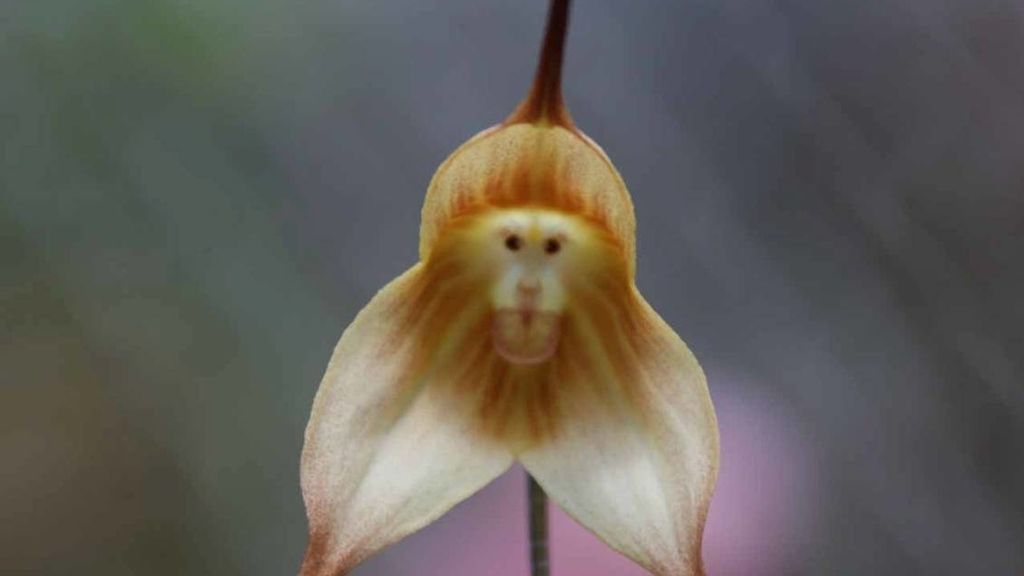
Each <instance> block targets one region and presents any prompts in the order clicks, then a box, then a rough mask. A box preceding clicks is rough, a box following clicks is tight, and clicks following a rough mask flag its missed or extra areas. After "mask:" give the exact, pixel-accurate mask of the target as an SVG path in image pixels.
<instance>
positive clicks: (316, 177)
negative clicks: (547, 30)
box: [0, 0, 1024, 576]
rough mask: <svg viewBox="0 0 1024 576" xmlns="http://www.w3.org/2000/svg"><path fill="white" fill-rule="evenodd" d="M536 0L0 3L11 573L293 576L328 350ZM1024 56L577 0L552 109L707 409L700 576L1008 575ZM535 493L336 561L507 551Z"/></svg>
mask: <svg viewBox="0 0 1024 576" xmlns="http://www.w3.org/2000/svg"><path fill="white" fill-rule="evenodd" d="M545 13H546V6H545V2H544V1H543V0H531V1H525V2H499V1H483V0H473V1H471V0H452V1H448V2H434V1H422V0H416V1H414V0H403V1H397V0H396V1H381V0H359V1H341V0H310V1H307V2H269V1H257V2H254V1H251V0H246V1H241V0H88V1H83V0H45V1H39V2H4V3H3V5H2V6H0V111H2V112H0V146H2V156H0V390H2V400H0V431H2V433H0V450H2V454H3V461H4V464H3V466H2V467H0V572H2V573H3V574H33V575H34V574H40V575H64V574H71V573H73V574H80V575H87V574H89V575H91V574H97V575H99V574H102V575H109V576H118V575H140V574H141V575H155V576H159V575H178V574H186V575H192V574H197V575H198V574H218V575H225V574H245V575H263V574H265V575H281V574H294V573H295V572H296V570H297V566H298V564H299V561H300V558H301V555H302V551H303V547H304V545H305V538H306V534H305V529H306V525H305V516H304V512H303V509H302V501H301V497H300V493H299V486H298V459H299V451H300V448H301V443H302V432H303V428H304V426H305V422H306V419H307V416H308V413H309V408H310V405H311V402H312V398H313V394H314V392H315V391H316V387H317V384H318V381H319V379H320V376H321V375H322V371H323V369H324V367H325V365H326V362H327V359H328V357H329V355H330V351H331V349H332V348H333V346H334V343H335V341H336V339H337V338H338V336H339V335H340V334H341V331H342V329H343V328H344V327H345V326H346V325H347V324H348V323H349V321H350V320H351V319H352V317H353V316H354V314H355V313H356V312H357V311H358V309H359V308H360V307H362V306H363V304H365V303H366V302H367V301H368V300H369V298H370V297H371V296H372V295H373V293H374V292H375V291H376V290H377V289H378V288H380V287H381V286H383V285H384V284H385V283H386V282H387V281H388V280H390V279H391V278H393V277H394V276H396V275H397V274H399V273H400V272H401V271H402V270H404V269H405V268H407V267H408V266H410V265H411V264H412V263H413V262H414V261H415V259H416V253H417V252H416V249H417V238H418V236H417V234H418V226H419V210H420V206H421V202H422V198H423V193H424V191H425V189H426V185H427V182H428V180H429V178H430V176H431V174H432V172H433V170H434V169H435V168H436V166H437V165H438V164H439V163H440V162H441V161H442V160H443V159H444V158H445V156H446V155H447V154H448V153H449V152H450V151H452V150H453V149H454V148H455V147H456V146H458V145H459V144H460V143H461V142H462V141H464V140H465V139H467V138H468V137H469V136H471V135H472V134H474V133H475V132H477V131H478V130H480V129H483V128H485V127H487V126H489V125H491V124H493V123H495V122H497V121H499V120H500V119H502V118H503V117H504V116H505V115H506V114H507V113H508V112H509V111H511V110H512V108H513V106H514V105H515V104H516V103H517V101H518V100H519V98H520V97H521V96H522V95H523V94H524V92H525V90H526V87H527V84H528V82H529V80H530V78H531V76H532V71H533V66H534V61H535V56H536V53H537V49H538V46H539V39H540V35H541V31H542V27H543V21H544V16H545ZM1022 53H1024V7H1022V5H1021V4H1020V2H1018V1H1017V0H836V1H831V2H815V1H812V0H732V1H722V0H687V1H682V2H668V1H662V2H653V1H652V2H628V3H627V2H617V1H614V0H602V1H599V0H580V1H579V2H577V3H576V5H575V7H574V13H573V21H572V27H571V31H570V37H569V49H568V61H567V67H566V99H567V102H568V104H569V107H570V109H571V111H572V113H573V115H574V116H575V118H576V121H577V123H578V124H579V125H580V126H581V127H582V128H583V129H584V130H585V131H586V132H587V133H588V134H589V135H590V136H592V137H593V138H594V139H595V140H597V141H598V142H599V143H600V144H601V145H602V146H603V147H604V148H605V150H606V151H607V152H608V154H609V155H610V156H611V158H612V159H613V160H614V161H615V163H616V164H617V166H618V168H619V169H620V171H621V172H622V174H623V176H624V178H625V180H626V182H627V184H628V185H629V187H630V189H631V191H632V193H633V198H634V201H635V203H636V211H637V218H638V223H639V238H638V241H639V263H638V264H639V269H638V284H639V286H640V288H641V290H642V291H643V292H644V294H645V295H646V296H647V298H648V299H649V300H650V301H651V303H652V304H653V305H654V307H655V308H656V309H657V310H659V311H660V313H661V314H662V315H663V316H664V317H665V318H666V320H667V321H668V322H669V323H670V324H671V325H672V326H674V327H675V328H676V330H677V331H678V332H679V333H680V334H681V335H682V336H683V338H684V339H686V340H687V341H688V342H689V344H690V346H691V347H692V348H693V350H694V351H695V352H696V354H697V355H698V357H699V358H700V359H701V361H702V363H703V364H704V367H705V369H706V371H707V374H708V379H709V382H710V386H711V392H712V396H713V397H714V400H715V402H716V406H717V408H718V412H719V418H720V423H721V432H722V439H723V461H722V469H721V479H720V483H719V488H718V492H717V494H716V497H715V500H714V502H713V504H712V509H711V516H710V521H709V526H708V534H707V537H706V539H705V555H706V557H707V562H708V565H709V569H710V570H709V572H710V573H711V574H713V575H715V576H729V575H737V576H746V575H780V576H781V575H799V574H807V575H817V574H851V575H854V574H928V575H946V574H948V575H958V576H962V575H964V574H986V575H989V574H990V575H1019V574H1024V354H1022V353H1024V265H1022V258H1024V256H1022V254H1024V69H1022V68H1021V54H1022ZM524 497H525V485H524V477H523V473H522V471H521V470H518V469H516V470H513V471H512V472H510V473H509V474H508V475H506V476H505V477H503V478H502V479H500V480H499V481H498V482H496V483H495V484H493V485H492V486H490V487H488V488H487V489H485V490H484V491H483V492H481V493H480V494H478V495H477V496H475V497H473V498H472V499H470V500H469V501H468V502H466V503H464V504H462V505H460V506H459V507H457V508H456V509H455V510H454V511H453V512H452V513H451V514H449V515H448V516H446V517H445V518H444V519H442V520H441V521H440V522H438V523H436V524H434V525H432V526H430V527H429V528H427V529H426V530H424V531H422V532H420V533H418V534H416V535H415V536H413V537H410V538H409V539H407V540H405V541H403V542H402V543H401V544H399V545H397V546H395V547H393V548H391V549H389V550H388V551H386V552H384V553H383V554H381V555H379V556H377V557H375V558H373V559H372V560H370V561H369V562H367V563H366V564H365V565H364V566H363V567H361V568H360V569H359V570H357V572H356V574H357V576H373V575H380V576H406V575H409V576H413V575H415V576H440V575H481V574H484V575H498V576H503V575H521V574H525V573H526V550H527V547H526V528H525V512H524V507H525V504H524ZM553 547H554V557H553V564H554V573H555V574H556V575H558V576H561V575H576V574H586V575H595V576H602V575H638V574H641V572H640V571H639V570H638V569H637V568H635V567H633V566H632V565H631V564H629V563H628V562H627V561H625V560H623V559H621V558H619V557H618V556H616V555H615V554H613V553H612V552H610V551H608V550H607V549H605V548H604V546H603V545H601V544H600V543H599V542H597V541H596V540H595V539H594V538H593V537H591V536H589V535H588V534H587V533H586V532H584V531H583V530H581V529H580V528H578V527H576V526H575V524H573V523H572V522H571V521H570V520H568V519H566V518H565V517H564V516H562V515H556V517H555V518H554V527H553Z"/></svg>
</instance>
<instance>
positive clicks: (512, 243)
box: [505, 234, 523, 252]
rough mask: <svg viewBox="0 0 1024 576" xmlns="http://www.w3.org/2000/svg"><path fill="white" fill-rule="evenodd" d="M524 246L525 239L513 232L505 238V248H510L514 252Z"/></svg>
mask: <svg viewBox="0 0 1024 576" xmlns="http://www.w3.org/2000/svg"><path fill="white" fill-rule="evenodd" d="M522 247H523V239H522V238H520V237H519V236H517V235H515V234H512V235H510V236H509V237H508V238H505V248H508V249H509V250H511V251H513V252H517V251H518V250H519V249H520V248H522Z"/></svg>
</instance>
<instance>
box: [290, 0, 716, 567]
mask: <svg viewBox="0 0 1024 576" xmlns="http://www.w3.org/2000/svg"><path fill="white" fill-rule="evenodd" d="M566 23H567V3H566V2H558V1H556V2H554V3H553V7H552V11H551V14H550V17H549V21H548V29H547V33H546V36H545V41H544V47H543V49H542V52H541V63H540V66H539V68H538V72H537V77H536V80H535V83H534V86H533V88H532V90H531V92H530V94H529V95H528V96H527V98H526V99H525V100H524V101H523V103H522V104H520V106H519V108H517V110H516V111H515V112H514V113H513V114H512V116H510V117H509V118H508V119H507V120H506V121H505V122H503V123H502V124H500V125H498V126H496V127H494V128H491V129H489V130H486V131H484V132H482V133H480V134H478V135H477V136H475V137H473V138H472V139H471V140H469V141H468V142H466V143H465V144H463V145H462V146H461V147H460V148H459V149H458V150H456V151H455V152H454V153H453V154H452V155H451V156H450V157H449V158H448V159H447V160H446V161H445V162H444V163H443V164H442V165H441V167H440V168H439V169H438V171H437V173H436V174H435V175H434V178H433V180H432V181H431V183H430V187H429V189H428V190H427V197H426V201H425V205H424V207H423V222H422V228H421V234H420V262H419V263H417V264H416V265H414V266H413V267H412V268H411V269H409V270H408V271H407V272H405V273H404V274H402V275H401V276H400V277H399V278H397V279H395V280H394V281H392V282H391V283H390V284H388V285H387V286H386V287H385V288H384V289H382V290H381V291H380V292H379V293H378V294H377V295H376V296H375V297H374V298H373V300H372V301H371V302H370V303H369V304H368V305H367V306H366V307H365V308H364V309H363V310H362V311H361V312H360V313H359V315H358V316H357V317H356V319H355V321H353V322H352V324H351V325H350V326H349V327H348V329H347V330H345V333H344V334H343V335H342V337H341V341H340V342H339V343H338V346H337V348H336V349H335V351H334V355H333V357H332V358H331V361H330V364H329V365H328V367H327V372H326V374H325V375H324V378H323V381H322V383H321V385H320V390H319V392H318V393H317V396H316V400H315V402H314V405H313V410H312V415H311V416H310V420H309V425H308V427H307V429H306V441H305V447H304V449H303V454H302V490H303V496H304V499H305V503H306V509H307V514H308V517H309V530H310V536H309V545H308V548H307V551H306V556H305V559H304V561H303V565H302V575H303V576H328V575H332V576H333V575H337V574H344V573H346V572H347V571H349V570H350V569H351V568H352V567H353V566H355V565H356V564H358V563H359V562H361V561H362V560H364V559H365V558H366V557H367V556H369V555H370V554H372V553H374V552H375V551H377V550H379V549H381V548H382V547H384V546H386V545H388V544H390V543H392V542H395V541H397V540H399V539H400V538H402V537H404V536H405V535H407V534H409V533H411V532H413V531H415V530H418V529H419V528H421V527H423V526H425V525H426V524H428V523H430V522H432V521H433V520H435V519H436V518H438V517H439V516H440V515H442V514H443V513H444V512H446V511H447V510H448V509H450V508H451V507H452V506H454V505H455V504H457V503H458V502H460V501H462V500H464V499H465V498H467V497H468V496H470V495H471V494H472V493H474V492H475V491H477V490H479V489H480V488H481V487H483V486H484V485H486V484H487V483H489V482H490V481H491V480H493V479H494V478H496V477H497V476H498V475H500V474H501V473H502V472H504V471H505V470H506V469H508V467H509V466H510V465H511V464H512V463H513V462H514V461H516V460H518V461H519V462H521V463H522V465H523V466H524V467H525V468H526V469H527V470H528V471H529V473H530V474H531V475H532V476H533V477H534V478H535V479H536V480H537V482H538V483H539V484H540V485H541V486H542V487H543V489H544V490H545V492H547V493H548V494H549V495H550V496H551V498H552V499H554V500H555V501H556V502H557V503H558V504H559V505H561V507H562V508H563V509H564V510H565V511H566V512H568V513H569V514H570V515H571V516H573V517H574V518H575V519H576V520H577V521H579V522H580V523H581V524H583V525H584V526H586V527H587V528H589V529H590V530H591V531H593V532H594V533H595V534H596V535H597V536H598V537H599V538H601V539H602V540H604V541H605V542H606V543H607V544H608V545H610V546H611V547H613V548H615V549H616V550H618V551H620V552H622V553H623V554H625V555H627V556H629V557H630V558H632V559H633V560H635V561H636V562H638V563H639V564H640V565H642V566H643V567H645V568H646V569H647V570H649V571H651V572H653V573H655V574H657V575H664V576H668V575H671V576H681V575H694V574H702V573H703V568H702V562H701V550H700V548H701V536H702V533H703V527H704V519H705V516H706V513H707V509H708V503H709V500H710V498H711V493H712V490H713V487H714V482H715V477H716V473H717V468H718V430H717V424H716V421H715V414H714V410H713V408H712V405H711V399H710V397H709V394H708V390H707V385H706V384H705V380H704V375H703V373H702V371H701V369H700V366H699V365H698V363H697V360H696V359H695V358H694V356H693V354H691V353H690V351H689V350H688V349H687V347H686V345H685V344H684V343H683V341H682V340H680V339H679V337H678V336H676V334H675V332H673V331H672V329H671V328H670V327H669V326H668V325H667V324H666V323H665V322H664V321H663V320H662V319H661V318H660V317H659V316H658V315H657V314H656V313H655V312H654V310H653V309H652V308H651V307H650V306H649V305H648V304H647V302H646V301H645V300H644V299H643V297H642V296H641V295H640V293H639V292H638V291H637V289H636V287H635V284H634V260H635V244H634V228H635V221H634V217H633V206H632V203H631V200H630V196H629V193H628V192H627V190H626V187H625V185H624V184H623V182H622V179H621V178H620V176H619V174H618V172H617V171H616V170H615V168H614V166H612V163H611V162H610V161H609V160H608V158H607V156H605V154H604V153H603V152H602V150H601V149H600V148H599V147H598V146H597V145H596V144H595V143H594V142H593V141H591V140H590V139H588V138H587V137H586V136H584V135H583V133H582V132H580V131H579V130H578V129H576V127H575V125H574V124H573V123H572V120H571V119H570V118H569V115H568V113H567V111H566V109H565V107H564V106H563V104H562V98H561V91H560V76H561V60H562V51H563V45H564V36H565V29H566Z"/></svg>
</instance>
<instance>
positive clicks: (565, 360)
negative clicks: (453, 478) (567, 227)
mask: <svg viewBox="0 0 1024 576" xmlns="http://www.w3.org/2000/svg"><path fill="white" fill-rule="evenodd" d="M508 211H509V210H506V209H500V208H498V209H495V208H491V209H481V210H479V211H475V212H467V213H466V214H465V215H463V216H458V217H455V218H452V219H450V220H448V222H447V227H446V228H445V229H444V230H441V231H439V232H440V233H439V236H438V237H437V239H436V241H435V242H434V243H433V249H432V250H431V251H430V253H429V257H428V258H427V259H426V260H425V261H424V262H423V263H421V264H420V265H419V266H418V268H417V269H416V278H415V280H414V283H415V284H414V287H413V288H412V289H411V290H410V292H409V300H408V301H407V304H408V305H407V306H403V307H402V309H403V310H404V314H403V315H401V316H400V317H399V318H398V322H396V323H395V325H394V328H393V330H394V332H393V338H394V341H395V342H396V345H398V344H397V343H398V342H403V341H404V342H405V343H406V344H405V345H408V346H412V349H413V350H414V360H413V361H412V362H410V363H408V364H407V367H406V370H405V373H404V374H403V375H402V385H401V390H402V392H401V393H402V394H403V395H408V396H409V398H410V399H411V398H413V397H414V396H415V394H417V393H419V392H421V391H422V387H423V386H433V387H437V388H436V389H432V390H431V392H432V393H439V394H443V395H444V396H446V397H448V398H450V399H451V400H452V401H454V402H458V403H460V405H463V406H465V405H466V404H462V403H469V404H468V405H469V406H470V407H471V411H472V412H473V413H474V414H475V416H476V417H477V418H478V419H479V429H480V430H481V431H482V432H484V433H486V434H489V435H492V436H493V437H495V439H498V440H501V441H503V442H506V443H507V445H509V446H511V447H512V448H513V451H515V452H519V451H522V450H525V449H528V448H530V447H533V446H535V445H537V443H539V442H543V441H545V440H546V439H548V438H551V437H553V436H556V435H558V434H559V431H560V429H561V428H562V426H564V425H565V418H564V417H563V412H564V411H565V410H564V407H565V406H566V403H568V402H573V401H574V398H579V397H581V396H584V397H587V398H591V399H595V401H597V402H600V403H601V404H603V405H606V406H607V407H608V409H609V410H616V411H617V410H618V409H619V408H621V407H623V404H624V403H625V404H626V405H631V406H632V407H633V408H636V409H638V410H636V411H635V412H638V413H643V410H642V407H643V405H646V404H647V403H648V402H649V401H650V399H648V398H644V397H642V394H641V392H639V388H636V387H633V386H630V384H631V383H633V382H636V381H637V378H638V377H639V374H638V373H637V372H636V371H637V367H638V366H642V365H643V363H644V360H645V358H644V346H643V343H642V339H643V338H644V336H643V335H644V332H645V331H646V330H649V329H650V327H648V326H643V325H640V324H638V320H637V319H638V318H644V317H645V316H644V315H643V314H640V313H638V311H639V310H640V308H641V307H642V306H643V303H642V300H641V299H640V297H639V295H638V294H637V292H636V289H635V288H634V286H633V283H632V280H631V278H630V270H631V262H630V261H629V260H627V258H626V257H625V255H624V253H623V251H622V248H621V246H620V244H619V242H618V238H616V237H615V236H614V235H612V234H611V233H610V232H609V231H608V230H607V229H606V228H605V227H604V226H603V225H602V224H601V223H600V222H595V221H593V220H589V219H585V218H583V217H580V216H573V215H570V214H564V213H557V212H555V214H558V217H559V218H563V219H565V220H566V221H568V222H570V223H571V234H570V238H569V239H568V240H567V241H566V244H565V247H564V249H562V250H560V252H559V254H558V256H557V257H565V258H567V259H568V260H567V262H566V266H565V270H564V275H563V278H562V282H563V283H564V289H565V291H566V296H565V297H566V304H565V307H564V310H563V311H562V312H561V315H562V326H563V327H562V331H561V337H560V339H559V342H558V346H557V349H556V350H555V352H554V353H553V355H552V356H551V357H550V358H549V359H547V360H545V361H544V362H542V363H539V364H515V363H512V362H509V361H508V360H506V359H505V358H503V357H502V356H501V354H499V353H498V351H497V350H496V349H495V344H494V335H493V330H494V318H495V314H496V313H497V312H496V310H495V309H494V308H493V306H492V305H491V303H490V300H489V298H488V295H489V293H490V287H491V284H492V283H493V281H494V274H495V273H496V270H495V267H496V266H498V265H496V264H495V263H494V262H493V260H494V259H493V257H492V254H493V252H492V250H504V249H505V247H504V243H503V242H502V241H501V239H500V238H498V237H496V236H494V235H493V231H494V228H495V226H496V225H495V224H494V223H493V222H494V220H495V219H496V218H500V217H501V216H502V215H503V214H504V213H506V212H508ZM529 212H540V211H537V210H529ZM548 212H551V211H548ZM382 352H383V355H382V361H386V353H387V352H386V351H382ZM630 412H634V411H632V410H631V411H630ZM396 417H397V414H396Z"/></svg>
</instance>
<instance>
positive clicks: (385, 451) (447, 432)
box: [301, 265, 513, 576]
mask: <svg viewBox="0 0 1024 576" xmlns="http://www.w3.org/2000/svg"><path fill="white" fill-rule="evenodd" d="M422 268H423V267H422V265H417V266H415V267H413V268H412V269H410V270H409V271H408V272H406V273H405V274H403V275H402V276H401V277H399V278H398V279H396V280H394V281H393V282H391V283H390V284H389V285H388V286H387V287H385V288H384V289H383V290H381V291H380V292H379V293H378V294H377V295H376V297H374V298H373V300H372V301H371V302H370V303H369V304H368V305H367V306H366V307H365V308H364V309H363V310H362V311H361V312H360V313H359V315H358V316H357V317H356V319H355V321H354V322H353V323H352V324H351V325H350V326H349V327H348V329H347V330H346V331H345V333H344V334H343V335H342V337H341V340H340V342H339V343H338V346H337V348H336V349H335V351H334V355H333V356H332V358H331V362H330V364H329V365H328V368H327V372H326V374H325V375H324V379H323V381H322V383H321V385H320V390H319V391H318V393H317V396H316V400H315V402H314V405H313V412H312V415H311V417H310V421H309V424H308V426H307V428H306V443H305V447H304V449H303V453H302V491H303V497H304V499H305V503H306V510H307V514H308V516H309V526H310V541H309V546H308V548H307V551H306V556H305V559H304V560H303V565H302V570H301V576H328V575H330V576H335V575H338V574H344V573H346V572H347V571H348V570H350V569H351V568H352V567H354V566H355V565H356V564H358V563H359V562H361V561H362V560H363V559H365V558H366V557H367V556H369V555H370V554H372V553H374V552H376V551H377V550H379V549H381V548H383V547H384V546H386V545H388V544H390V543H392V542H395V541H396V540H399V539H400V538H402V537H403V536H405V535H407V534H409V533H411V532H413V531H415V530H418V529H419V528H421V527H423V526H425V525H426V524H429V523H430V522H432V521H433V520H435V519H436V518H438V517H439V516H441V515H442V514H444V513H445V512H446V511H447V510H449V509H450V508H451V507H452V506H454V505H455V504H457V503H459V502H460V501H462V500H464V499H465V498H467V497H469V496H470V495H471V494H473V493H474V492H476V491H477V490H479V489H480V488H482V487H483V486H484V485H486V484H487V483H489V482H490V481H491V480H493V479H494V478H496V477H497V476H499V475H500V474H501V473H502V472H504V471H505V470H506V469H507V468H508V467H509V465H510V464H511V463H512V460H513V456H512V455H511V454H510V453H509V451H508V450H507V449H506V448H505V447H504V446H502V445H500V444H498V443H496V442H495V441H494V440H493V439H492V438H490V437H488V436H486V435H482V434H479V432H478V430H477V428H478V427H479V425H478V423H477V420H476V419H475V418H474V415H473V414H472V404H471V403H466V402H459V401H457V399H456V398H455V397H454V395H453V394H452V389H451V387H450V386H447V384H448V382H445V381H444V380H445V379H447V378H450V377H451V374H450V373H449V372H448V371H447V370H445V369H444V367H445V366H446V365H448V362H447V356H449V355H451V354H456V353H458V351H459V350H458V348H459V347H460V344H461V342H460V341H459V338H460V336H459V331H458V328H459V322H458V321H457V320H452V321H451V322H448V323H446V326H447V328H448V331H449V333H446V332H442V333H435V334H433V335H432V336H433V337H434V338H435V339H436V344H437V345H436V346H434V347H432V352H433V353H432V355H431V356H429V357H424V356H423V354H422V353H421V352H422V350H421V348H422V346H421V342H420V341H419V339H418V337H417V334H418V332H420V331H424V330H429V329H430V327H429V326H423V325H420V324H417V321H416V318H422V317H424V316H427V315H428V314H427V312H428V309H429V307H430V306H431V304H432V303H431V302H428V301H425V300H424V298H423V297H422V295H423V294H424V288H425V286H424V285H425V283H426V282H427V281H426V279H425V274H424V272H423V270H422ZM434 304H436V302H435V303H434ZM450 320H451V319H450ZM446 338H449V339H450V340H451V341H448V342H446V341H445V339H446Z"/></svg>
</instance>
